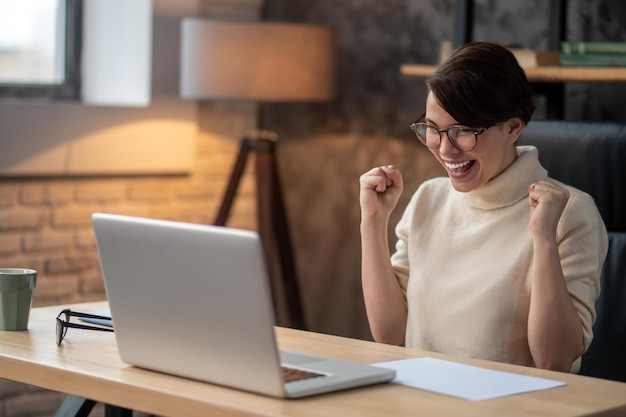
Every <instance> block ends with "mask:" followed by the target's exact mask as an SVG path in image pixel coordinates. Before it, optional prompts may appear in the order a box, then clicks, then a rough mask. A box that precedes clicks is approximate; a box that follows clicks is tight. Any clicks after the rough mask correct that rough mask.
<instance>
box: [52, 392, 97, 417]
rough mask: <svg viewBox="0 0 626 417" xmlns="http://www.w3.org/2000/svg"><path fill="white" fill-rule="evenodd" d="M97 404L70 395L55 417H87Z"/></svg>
mask: <svg viewBox="0 0 626 417" xmlns="http://www.w3.org/2000/svg"><path fill="white" fill-rule="evenodd" d="M94 405H96V402H95V401H93V400H88V399H86V398H81V397H77V396H75V395H68V396H67V397H65V400H63V403H62V404H61V406H60V407H59V409H58V410H57V413H56V414H55V417H87V416H88V415H89V413H91V410H92V409H93V407H94Z"/></svg>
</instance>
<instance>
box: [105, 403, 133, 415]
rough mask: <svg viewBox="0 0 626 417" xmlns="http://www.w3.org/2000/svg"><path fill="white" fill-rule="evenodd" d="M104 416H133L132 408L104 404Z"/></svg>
mask: <svg viewBox="0 0 626 417" xmlns="http://www.w3.org/2000/svg"><path fill="white" fill-rule="evenodd" d="M104 417H133V410H129V409H127V408H122V407H117V406H114V405H109V404H106V405H105V406H104Z"/></svg>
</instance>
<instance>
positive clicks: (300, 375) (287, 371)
mask: <svg viewBox="0 0 626 417" xmlns="http://www.w3.org/2000/svg"><path fill="white" fill-rule="evenodd" d="M282 368H283V378H285V382H294V381H301V380H303V379H310V378H318V377H320V376H324V374H318V373H316V372H311V371H305V370H303V369H296V368H290V367H287V366H283V367H282Z"/></svg>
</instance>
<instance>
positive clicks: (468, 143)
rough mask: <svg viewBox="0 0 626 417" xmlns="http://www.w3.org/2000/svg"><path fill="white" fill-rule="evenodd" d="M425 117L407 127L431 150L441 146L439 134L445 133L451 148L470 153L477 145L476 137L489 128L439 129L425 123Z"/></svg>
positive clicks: (457, 126)
mask: <svg viewBox="0 0 626 417" xmlns="http://www.w3.org/2000/svg"><path fill="white" fill-rule="evenodd" d="M425 116H426V113H424V114H423V115H422V116H421V117H420V118H419V119H417V120H416V121H415V123H412V124H411V126H409V127H410V129H411V130H412V131H413V133H415V136H417V138H418V139H419V140H420V142H422V143H423V144H424V145H426V146H428V147H429V148H431V149H437V148H439V146H440V145H441V134H442V133H444V132H445V134H446V136H448V140H449V141H450V143H451V144H452V146H454V147H455V148H457V149H458V150H461V151H471V150H472V149H474V148H475V147H476V144H477V143H478V135H480V134H481V133H484V132H485V131H486V130H487V129H489V127H482V128H480V129H477V128H473V127H467V126H462V125H452V126H450V127H448V128H447V129H439V127H438V126H437V125H435V124H434V123H430V122H426V121H425V119H424V117H425Z"/></svg>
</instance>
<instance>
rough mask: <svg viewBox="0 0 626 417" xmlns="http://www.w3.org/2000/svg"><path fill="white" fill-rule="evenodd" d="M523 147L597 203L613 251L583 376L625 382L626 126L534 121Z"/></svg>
mask: <svg viewBox="0 0 626 417" xmlns="http://www.w3.org/2000/svg"><path fill="white" fill-rule="evenodd" d="M518 143H519V144H520V145H524V144H529V145H534V146H536V147H537V148H538V149H539V160H540V161H541V163H542V164H543V166H544V167H545V168H546V169H547V170H548V172H549V175H550V177H552V178H554V179H557V180H559V181H563V182H564V183H566V184H569V185H572V186H574V187H576V188H578V189H580V190H583V191H585V192H587V193H589V194H590V195H591V196H592V197H593V198H594V199H595V201H596V204H597V206H598V209H599V211H600V214H601V215H602V218H603V220H604V223H605V225H606V228H607V230H608V232H609V252H608V255H607V258H606V261H605V263H604V266H603V269H602V275H601V285H602V291H601V293H600V297H599V298H598V300H597V302H596V312H597V318H596V322H595V324H594V326H593V331H594V339H593V341H592V343H591V345H590V347H589V349H588V350H587V352H585V354H584V355H583V359H582V366H581V370H580V374H582V375H588V376H594V377H599V378H606V379H612V380H616V381H622V382H626V125H621V124H615V123H599V122H598V123H595V122H565V121H532V122H530V123H529V124H528V126H527V127H526V128H525V129H524V132H523V133H522V135H521V137H520V139H519V142H518Z"/></svg>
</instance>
